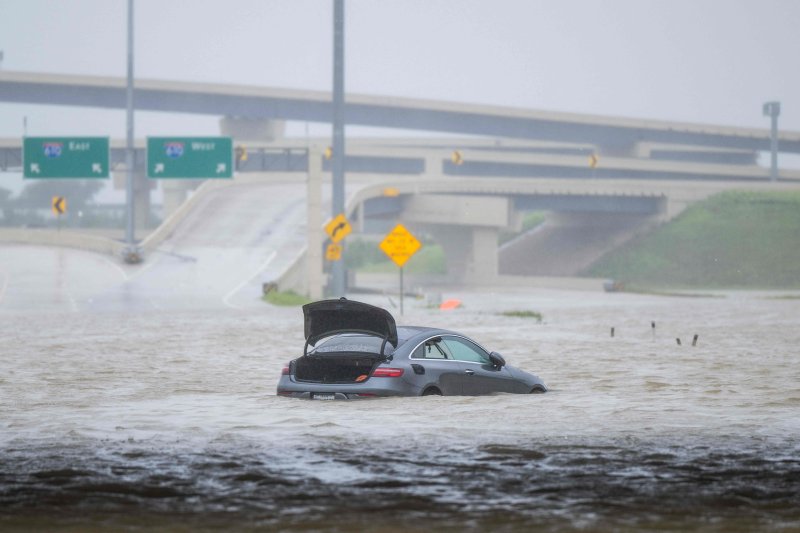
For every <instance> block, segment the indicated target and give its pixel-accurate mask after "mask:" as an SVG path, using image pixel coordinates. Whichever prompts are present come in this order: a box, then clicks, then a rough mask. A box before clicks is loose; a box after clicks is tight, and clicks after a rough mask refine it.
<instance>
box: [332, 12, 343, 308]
mask: <svg viewBox="0 0 800 533" xmlns="http://www.w3.org/2000/svg"><path fill="white" fill-rule="evenodd" d="M344 142H345V140H344V0H334V1H333V147H332V152H333V153H332V157H331V174H332V176H331V178H332V188H333V190H332V192H331V195H332V204H331V217H336V216H338V215H339V214H340V213H344V153H345V149H344ZM345 276H346V272H345V268H344V261H334V262H333V265H331V292H332V294H331V296H333V297H334V298H339V297H341V296H344V293H345Z"/></svg>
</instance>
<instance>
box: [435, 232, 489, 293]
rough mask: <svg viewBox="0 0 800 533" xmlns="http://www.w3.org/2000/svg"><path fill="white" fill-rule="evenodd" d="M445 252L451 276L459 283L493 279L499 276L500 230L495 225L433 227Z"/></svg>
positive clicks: (448, 273)
mask: <svg viewBox="0 0 800 533" xmlns="http://www.w3.org/2000/svg"><path fill="white" fill-rule="evenodd" d="M430 231H431V233H432V234H433V237H434V238H435V239H436V242H438V243H439V244H440V245H441V246H442V248H443V249H444V254H445V263H446V266H447V275H448V277H449V278H450V279H451V280H452V281H454V282H457V283H478V284H480V283H492V282H494V281H496V279H497V273H498V268H497V264H498V248H497V238H498V233H499V230H498V229H497V228H491V227H488V228H487V227H466V226H436V227H432V228H430Z"/></svg>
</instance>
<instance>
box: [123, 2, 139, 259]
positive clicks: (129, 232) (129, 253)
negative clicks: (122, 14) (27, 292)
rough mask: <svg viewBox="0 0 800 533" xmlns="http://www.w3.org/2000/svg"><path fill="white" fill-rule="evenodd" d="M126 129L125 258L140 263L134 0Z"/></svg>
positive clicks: (130, 19)
mask: <svg viewBox="0 0 800 533" xmlns="http://www.w3.org/2000/svg"><path fill="white" fill-rule="evenodd" d="M126 102H127V107H126V131H127V138H126V143H125V171H126V173H127V176H126V184H125V185H126V186H125V195H126V201H125V210H126V215H127V217H126V218H127V223H126V225H125V244H126V247H125V252H124V257H123V259H124V260H125V262H126V263H138V262H139V261H140V260H141V258H140V256H139V251H138V250H137V248H136V243H135V241H134V233H133V232H134V218H133V199H134V198H133V196H134V190H133V165H134V159H133V158H134V152H133V0H128V83H127V87H126Z"/></svg>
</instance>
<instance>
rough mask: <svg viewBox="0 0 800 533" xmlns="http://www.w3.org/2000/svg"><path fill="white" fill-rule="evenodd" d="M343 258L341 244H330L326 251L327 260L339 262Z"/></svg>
mask: <svg viewBox="0 0 800 533" xmlns="http://www.w3.org/2000/svg"><path fill="white" fill-rule="evenodd" d="M341 258H342V245H341V244H333V243H330V244H328V247H327V248H326V249H325V259H326V260H327V261H338V260H340V259H341Z"/></svg>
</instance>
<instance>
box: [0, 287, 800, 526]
mask: <svg viewBox="0 0 800 533" xmlns="http://www.w3.org/2000/svg"><path fill="white" fill-rule="evenodd" d="M352 297H353V298H357V299H362V300H364V301H367V302H370V303H374V304H378V305H382V306H385V307H387V308H389V309H390V310H391V311H393V313H394V314H395V315H396V316H397V315H398V310H397V309H396V308H393V307H391V305H390V301H389V299H388V298H386V297H383V296H376V295H372V296H365V297H363V298H358V296H356V295H353V296H352ZM444 297H457V298H462V299H463V300H464V306H463V307H462V308H460V309H456V310H454V311H451V312H440V311H438V310H436V309H430V308H427V307H426V306H425V304H424V301H421V300H406V302H405V315H404V316H402V317H400V316H397V320H398V323H400V324H409V325H413V324H416V325H431V326H441V327H446V328H452V329H457V330H459V331H461V332H463V333H465V334H467V335H470V336H472V337H474V338H475V339H476V340H478V341H479V342H480V343H481V344H483V345H484V346H486V347H488V348H491V349H493V350H497V351H499V352H500V353H502V354H503V355H504V356H505V357H506V359H507V360H508V361H509V363H510V364H513V365H515V366H519V367H521V368H524V369H526V370H529V371H531V372H534V373H536V374H538V375H540V376H541V377H542V378H543V379H544V380H545V382H546V383H547V384H548V385H549V386H550V387H551V389H552V390H551V392H549V393H547V394H542V395H497V396H491V397H425V398H397V399H379V400H364V401H356V402H313V401H304V400H294V399H288V398H281V397H277V396H276V395H275V385H276V383H277V380H278V375H279V373H280V370H281V367H282V366H283V364H284V363H286V362H287V361H288V360H289V359H291V358H293V357H296V356H298V355H299V354H300V353H301V351H302V347H303V335H302V314H301V312H300V310H299V309H298V308H275V307H271V306H268V305H266V304H261V303H256V304H254V305H251V306H250V307H248V308H247V309H244V310H242V309H232V308H230V307H225V306H219V307H217V308H200V309H194V310H193V309H186V308H181V307H176V308H175V309H172V310H170V309H160V310H148V311H144V310H141V309H139V308H136V309H135V310H134V311H128V310H126V309H124V308H120V309H117V310H108V309H103V310H102V311H98V310H93V308H92V307H91V306H86V307H85V308H84V307H83V306H82V303H81V301H80V300H78V301H75V302H72V303H71V304H70V306H69V307H64V308H63V309H62V308H56V310H55V311H48V310H47V309H46V308H44V309H36V310H30V309H28V310H25V311H23V312H18V311H13V312H12V311H9V310H8V309H3V307H2V306H0V319H2V322H1V324H2V325H0V346H1V347H2V348H0V529H2V530H10V531H13V530H53V529H59V530H67V531H93V530H97V531H105V530H133V531H136V530H145V529H148V530H149V529H152V528H160V529H169V530H174V531H197V530H229V529H233V530H245V531H247V530H320V531H354V530H372V531H405V530H409V529H423V528H426V529H435V530H444V531H463V530H483V529H491V530H494V531H527V530H531V529H534V528H535V529H537V530H545V531H548V530H550V531H556V530H559V531H561V530H586V531H589V530H591V531H596V530H615V531H629V530H630V531H633V530H659V531H664V530H666V531H670V530H676V531H677V530H681V531H685V530H704V531H753V530H772V529H777V530H786V531H789V530H800V441H799V440H798V439H797V438H796V436H797V435H798V434H800V364H798V353H799V351H798V345H800V327H798V325H800V299H797V298H796V297H791V295H787V294H782V293H718V294H716V295H715V297H700V298H697V297H695V298H689V297H669V296H652V295H631V294H605V293H602V292H579V291H567V290H547V289H520V290H489V289H486V290H482V291H479V290H473V291H457V290H452V291H449V292H447V291H445V293H444ZM515 310H535V311H539V312H541V313H542V314H543V315H544V322H543V323H541V324H539V323H536V322H535V321H534V320H533V319H530V318H512V317H505V316H502V315H501V314H500V313H502V312H503V311H515ZM653 321H654V322H655V325H656V327H655V328H652V327H651V323H652V322H653ZM612 327H614V328H615V331H614V333H615V334H614V337H612V336H611V334H610V329H611V328H612ZM695 334H697V335H698V340H697V345H696V346H692V338H693V336H694V335H695ZM676 338H680V339H681V341H682V342H681V344H680V345H678V343H677V341H676Z"/></svg>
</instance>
